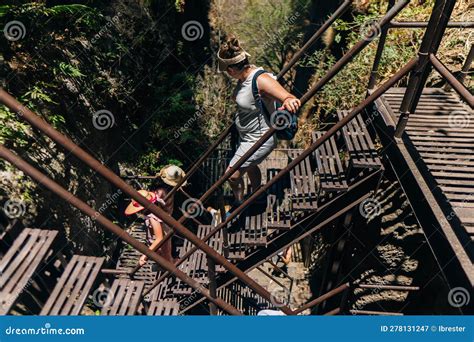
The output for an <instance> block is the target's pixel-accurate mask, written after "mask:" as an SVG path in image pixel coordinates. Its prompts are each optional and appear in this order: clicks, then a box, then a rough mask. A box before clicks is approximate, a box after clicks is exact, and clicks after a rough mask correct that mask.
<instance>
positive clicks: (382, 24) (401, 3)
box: [144, 0, 417, 295]
mask: <svg viewBox="0 0 474 342" xmlns="http://www.w3.org/2000/svg"><path fill="white" fill-rule="evenodd" d="M409 2H410V0H400V1H399V3H397V4H396V5H395V6H394V7H392V8H391V9H390V10H389V11H388V12H387V14H386V15H385V16H384V17H383V18H382V19H381V20H380V21H379V22H378V23H377V25H378V26H379V27H385V26H386V25H387V24H388V23H389V22H390V20H392V19H393V18H394V17H395V16H396V15H397V14H398V13H399V12H400V11H401V10H402V9H403V8H404V7H405V6H406V5H407V4H408V3H409ZM370 34H371V32H369V33H367V35H368V36H370ZM369 44H370V40H369V39H362V40H361V41H359V42H358V43H356V44H355V45H354V46H353V47H352V48H351V49H350V50H349V51H348V52H347V53H346V54H345V55H344V56H343V57H341V59H340V60H339V61H338V62H337V63H336V64H335V65H334V66H333V67H332V68H331V69H330V70H329V71H328V72H327V73H326V75H324V76H323V77H322V78H321V79H320V80H318V82H316V84H315V85H314V86H313V87H312V88H311V89H310V90H308V92H307V93H306V94H305V95H303V97H302V98H301V105H302V106H303V105H304V104H305V103H306V102H307V101H309V99H310V98H311V97H312V96H314V94H316V93H317V92H318V91H319V90H321V88H322V87H323V86H324V85H325V84H326V83H328V82H329V81H330V80H331V79H332V78H333V77H334V76H335V75H336V74H337V73H338V72H339V71H340V70H341V69H342V68H343V67H344V66H346V65H347V64H348V63H349V62H350V61H351V60H352V59H353V58H354V57H355V56H356V55H357V54H358V53H360V52H361V51H362V50H363V48H364V47H366V46H367V45H369ZM414 60H415V61H416V60H417V59H414ZM414 60H412V61H410V62H409V63H408V64H407V66H411V65H412V64H413V63H414ZM405 69H406V68H405ZM405 69H402V70H405ZM402 70H400V71H399V73H397V74H396V75H395V76H397V75H399V74H403V73H402ZM409 70H411V68H410V69H408V71H409ZM395 76H394V77H395ZM403 76H404V74H403ZM400 78H401V77H400ZM387 82H388V81H387ZM393 84H395V83H393ZM379 89H380V88H379ZM377 93H378V92H377V91H375V92H374V93H373V94H372V95H371V96H369V97H368V98H367V99H370V98H374V94H377ZM375 98H377V97H375ZM364 102H365V101H364ZM357 108H358V107H356V109H354V110H353V111H352V112H351V113H350V114H349V115H348V116H346V117H345V118H344V119H342V120H341V121H339V122H338V123H337V124H336V125H335V126H333V127H332V128H331V129H329V130H328V131H327V132H326V134H324V135H323V136H322V137H321V138H319V139H318V140H317V141H316V142H315V143H313V144H312V145H311V146H310V147H309V148H307V149H306V150H304V151H303V152H302V153H301V154H300V155H299V156H298V157H297V158H295V159H294V160H293V161H292V162H291V163H290V164H288V165H287V167H285V168H284V169H282V170H281V171H280V172H279V173H278V174H277V175H275V176H274V177H273V178H272V179H271V180H269V181H268V182H267V183H266V184H265V185H263V186H261V187H260V188H259V189H257V190H256V191H254V192H253V193H252V194H251V196H250V197H249V198H248V199H247V200H245V201H244V202H243V203H242V204H241V205H240V206H239V207H237V208H236V209H235V210H234V211H233V212H232V213H231V214H230V215H229V216H228V217H227V218H226V219H225V220H224V221H223V222H222V223H220V224H219V225H217V226H216V227H215V228H214V229H212V230H211V232H209V234H207V235H206V236H205V237H204V238H203V241H204V242H206V241H208V240H209V239H210V238H211V237H212V236H214V235H215V234H216V233H217V232H218V231H220V230H221V229H222V228H224V227H225V226H227V225H228V224H229V223H230V222H232V220H233V219H234V218H235V217H236V216H237V215H239V214H240V213H241V212H242V211H243V210H244V209H245V208H246V207H247V206H248V205H249V204H251V203H252V202H253V201H254V200H255V199H257V198H258V197H259V196H261V195H263V194H264V193H265V192H266V191H267V190H268V189H269V188H270V187H271V186H272V185H273V184H274V183H276V182H277V181H278V180H279V179H280V178H282V177H283V176H285V175H286V174H287V173H289V172H290V170H292V169H293V168H294V167H295V166H296V165H298V164H299V163H300V162H301V161H302V160H303V159H305V158H306V157H307V156H308V155H309V154H310V153H312V152H313V151H314V150H316V149H317V148H318V147H319V146H320V145H321V144H322V143H323V142H325V141H326V140H327V139H329V138H330V137H331V136H332V135H333V134H335V133H336V132H337V131H338V130H339V129H340V128H342V126H344V125H345V124H346V123H347V122H349V121H350V120H352V119H353V118H354V117H355V116H356V115H357V114H359V112H361V111H362V109H363V108H365V107H363V108H362V109H360V110H357ZM354 113H355V114H354ZM276 131H277V130H276V128H275V127H270V129H269V130H268V131H267V132H266V133H265V134H264V135H263V136H262V137H261V138H260V139H259V140H258V141H257V142H256V143H255V144H254V145H253V146H252V147H251V148H250V149H249V151H247V153H245V154H244V155H243V156H242V157H241V158H240V159H239V160H238V161H237V163H236V164H235V165H234V167H232V168H231V169H230V170H229V171H228V172H226V173H225V174H224V175H223V176H222V177H221V178H220V179H219V180H217V181H216V183H214V185H213V186H211V187H210V188H209V189H208V191H206V193H205V194H204V195H203V196H202V197H201V198H200V199H199V202H201V203H203V202H204V201H205V200H206V199H207V198H208V197H209V196H210V195H211V194H212V193H213V192H214V191H215V190H216V189H217V188H218V187H219V186H220V185H222V184H223V183H224V182H225V181H226V180H227V179H228V178H229V177H230V176H231V175H232V174H233V173H234V172H235V171H236V170H237V169H238V168H239V167H240V166H241V165H242V164H243V163H244V162H245V161H246V160H247V159H248V158H249V157H250V156H251V155H252V154H253V153H254V152H255V151H256V150H257V149H258V148H260V146H261V145H263V144H264V143H265V142H266V141H267V140H268V139H269V138H270V137H271V136H272V135H273V134H274V133H275V132H276ZM196 250H197V248H195V247H194V248H191V249H190V250H189V251H188V252H186V253H185V254H184V256H183V257H181V258H180V259H179V260H178V262H177V263H176V265H177V266H179V265H181V263H183V262H184V260H186V259H187V258H188V257H189V256H191V255H192V254H193V253H194V252H196ZM167 276H168V274H167V272H165V273H164V274H163V275H162V276H161V277H160V278H159V279H157V280H156V281H155V282H154V283H153V285H152V286H151V287H150V288H149V289H148V290H147V291H145V293H144V295H145V294H147V293H149V292H150V291H151V290H152V289H153V288H154V287H155V286H157V285H158V284H159V283H160V282H161V281H162V280H164V279H165V278H166V277H167Z"/></svg>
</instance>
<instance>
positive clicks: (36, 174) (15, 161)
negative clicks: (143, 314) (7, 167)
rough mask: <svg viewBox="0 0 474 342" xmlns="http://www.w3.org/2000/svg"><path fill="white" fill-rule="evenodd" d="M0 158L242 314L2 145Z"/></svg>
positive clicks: (224, 306) (226, 307) (223, 305)
mask: <svg viewBox="0 0 474 342" xmlns="http://www.w3.org/2000/svg"><path fill="white" fill-rule="evenodd" d="M0 158H2V159H4V160H6V161H8V162H10V163H11V164H12V165H15V166H16V167H17V168H18V169H20V170H21V171H23V172H24V173H25V174H27V175H29V176H30V177H31V178H33V179H34V180H36V181H37V182H38V183H40V184H42V185H43V186H45V187H46V188H48V189H50V190H51V191H52V192H54V193H56V194H57V195H58V196H60V197H61V198H63V199H64V200H66V201H67V202H69V203H71V204H72V205H73V206H75V207H76V208H77V209H79V210H80V211H82V212H83V213H84V214H86V215H88V216H90V217H92V218H94V219H95V220H96V221H97V222H99V223H100V224H101V225H102V226H103V227H105V228H106V229H108V230H110V231H111V232H112V233H114V234H115V235H117V236H118V237H120V238H121V239H122V240H123V241H125V242H126V243H128V244H129V245H131V246H132V247H134V248H135V249H137V250H138V251H140V252H141V253H143V254H145V255H146V256H148V257H149V258H150V259H152V260H153V261H155V262H156V263H157V264H159V265H160V266H161V267H163V268H164V269H166V270H167V271H169V272H173V274H175V275H176V276H177V277H178V278H179V279H181V280H182V281H184V282H185V283H187V284H188V285H189V286H191V287H192V288H193V289H195V290H196V291H199V292H200V293H201V294H202V295H203V296H205V297H206V298H207V299H209V300H210V301H211V302H212V303H214V304H216V305H218V306H219V307H221V308H222V309H223V310H225V311H227V312H228V313H230V314H232V315H241V314H242V313H241V312H240V311H239V310H237V309H236V308H235V307H233V306H232V305H230V304H229V303H227V302H225V301H224V300H222V299H220V298H218V297H215V296H212V295H211V294H210V292H209V290H207V289H206V288H204V287H203V286H202V285H201V284H200V283H199V282H197V281H196V280H194V279H192V278H191V277H190V276H188V275H187V274H186V273H184V272H183V271H181V270H179V269H178V268H177V267H175V266H174V265H173V264H172V263H171V262H169V261H167V260H166V259H165V258H163V257H162V256H160V255H159V254H158V253H156V252H154V251H151V250H150V249H148V247H147V246H146V245H145V244H143V243H141V242H140V241H138V240H137V239H135V238H134V237H132V236H131V235H130V234H128V233H127V232H125V231H124V230H123V229H122V228H120V227H119V226H117V225H116V224H114V223H113V222H112V221H110V220H109V219H107V218H106V217H105V216H103V215H102V214H101V213H100V212H98V211H96V210H94V209H93V208H91V207H90V206H89V205H87V204H86V203H85V202H83V201H82V200H80V199H79V198H77V197H76V196H74V195H73V194H71V193H70V192H69V191H67V190H66V189H64V188H63V187H62V186H60V185H59V184H58V183H56V182H54V181H53V180H52V179H50V178H49V177H48V176H46V175H45V174H43V173H41V172H40V171H38V170H37V169H35V168H34V167H33V166H31V165H30V164H28V163H27V162H25V161H24V160H23V159H21V158H20V157H18V156H17V155H15V154H14V153H13V152H11V151H10V150H9V149H7V148H6V147H5V146H3V145H2V144H0Z"/></svg>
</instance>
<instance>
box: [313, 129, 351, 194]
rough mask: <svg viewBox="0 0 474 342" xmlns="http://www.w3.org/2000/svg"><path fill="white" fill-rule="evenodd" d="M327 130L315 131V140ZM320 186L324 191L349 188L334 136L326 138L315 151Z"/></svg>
mask: <svg viewBox="0 0 474 342" xmlns="http://www.w3.org/2000/svg"><path fill="white" fill-rule="evenodd" d="M325 133H326V132H325V131H314V132H313V134H312V138H313V142H315V141H316V140H317V139H319V138H321V137H322V136H323V135H324V134H325ZM313 155H314V159H315V160H316V164H317V171H318V175H319V182H320V188H321V190H323V191H346V190H347V189H348V185H347V180H346V175H345V171H344V169H343V167H342V163H341V159H340V157H339V151H338V149H337V146H336V141H335V140H334V136H332V137H330V138H329V139H328V140H326V141H325V142H324V143H323V144H322V145H321V146H320V147H319V148H317V149H316V150H315V151H314V153H313Z"/></svg>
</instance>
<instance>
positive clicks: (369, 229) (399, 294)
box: [311, 170, 454, 314]
mask: <svg viewBox="0 0 474 342" xmlns="http://www.w3.org/2000/svg"><path fill="white" fill-rule="evenodd" d="M373 202H374V203H376V206H377V209H376V210H375V212H374V214H373V215H371V216H369V217H368V218H365V217H362V215H360V214H359V213H358V210H356V212H355V215H354V221H353V225H352V233H353V236H352V238H351V239H350V240H349V242H348V245H347V250H346V257H345V259H344V261H343V264H342V265H341V270H340V275H339V277H338V279H339V281H338V284H339V283H342V282H346V281H352V282H354V283H363V284H378V285H381V284H384V285H405V286H418V287H420V288H421V289H422V290H421V291H394V290H386V289H381V288H375V289H361V288H356V289H355V290H354V293H353V295H352V296H351V298H350V300H349V309H354V310H369V311H379V312H384V311H387V312H403V313H404V314H428V313H439V314H441V313H449V312H451V313H453V312H454V310H453V308H452V307H450V306H449V305H447V299H448V290H449V289H448V288H447V285H446V283H445V282H444V281H443V279H442V276H441V272H440V271H439V267H438V266H437V264H436V261H435V259H434V256H433V254H432V253H431V250H430V248H429V246H428V244H427V243H426V239H425V236H424V234H423V231H422V229H421V228H420V226H419V225H418V223H417V221H416V218H415V216H414V214H413V211H412V209H411V207H410V205H409V203H408V200H407V198H406V196H405V194H404V193H403V190H402V189H401V188H400V185H399V184H398V182H397V180H396V178H395V177H394V176H393V175H392V174H391V173H390V171H389V170H387V171H386V173H385V176H384V180H383V181H382V183H381V186H380V189H379V191H378V193H377V194H376V195H375V196H374V197H373ZM328 250H329V244H328V240H327V239H326V237H325V236H324V234H323V235H320V236H319V240H318V242H317V243H316V249H315V250H314V251H313V262H312V278H311V284H312V288H313V291H314V293H318V290H319V286H320V284H321V278H322V277H323V276H324V265H325V263H326V261H327V259H326V258H325V256H326V255H327V251H328Z"/></svg>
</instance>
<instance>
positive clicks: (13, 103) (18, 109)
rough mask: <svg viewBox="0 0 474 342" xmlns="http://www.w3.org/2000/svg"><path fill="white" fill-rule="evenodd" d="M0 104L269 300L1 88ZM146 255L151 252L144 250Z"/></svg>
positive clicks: (231, 266)
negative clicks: (146, 252)
mask: <svg viewBox="0 0 474 342" xmlns="http://www.w3.org/2000/svg"><path fill="white" fill-rule="evenodd" d="M0 102H2V103H3V104H5V105H6V106H7V107H8V108H9V109H10V110H12V111H13V112H14V113H18V115H19V117H20V118H23V119H24V120H26V121H27V122H29V123H30V124H31V125H32V126H33V127H35V128H37V129H39V130H40V131H41V132H43V133H44V134H46V135H47V136H48V137H50V138H51V139H52V140H53V141H55V142H56V143H58V144H59V145H60V146H62V147H63V148H65V149H66V150H68V151H70V152H71V153H72V154H73V155H74V156H76V157H77V158H79V159H80V160H82V161H83V162H84V163H85V164H87V165H88V166H89V167H90V168H91V169H92V170H94V171H96V172H97V173H98V174H100V175H101V176H103V177H104V178H105V179H106V180H108V181H109V182H110V183H112V184H113V185H114V186H116V187H117V188H119V189H120V190H122V191H123V192H124V193H125V194H127V195H129V196H130V197H131V198H133V199H134V200H135V201H137V202H138V203H139V204H141V205H142V206H143V207H144V208H145V209H147V210H149V211H151V212H152V213H153V214H154V215H156V216H157V217H159V218H160V219H161V220H162V221H163V222H164V223H165V224H167V225H168V226H170V227H172V228H173V229H174V230H175V231H177V232H179V233H180V234H181V235H182V236H183V237H184V238H186V239H188V240H189V241H190V242H192V243H193V244H194V245H195V246H196V247H198V249H201V250H202V251H203V252H204V253H205V254H206V255H208V256H210V257H211V258H212V259H214V261H215V262H216V263H217V264H220V265H222V266H223V267H224V268H226V269H227V270H229V271H230V272H231V273H232V274H235V275H236V276H237V278H239V279H240V280H241V281H242V282H244V283H245V284H246V285H247V286H249V287H250V288H252V289H253V290H254V291H255V292H257V293H258V294H259V295H261V296H262V297H263V298H265V299H266V300H270V298H271V294H270V293H269V292H268V291H267V290H265V289H264V288H263V287H262V286H260V285H259V284H258V283H257V282H256V281H254V280H253V279H252V278H250V277H249V276H248V275H247V274H245V273H244V272H242V271H241V270H240V269H238V268H237V267H236V266H235V265H234V264H233V263H231V262H230V261H228V260H227V259H226V258H225V257H224V256H222V255H221V254H219V253H217V252H216V251H215V250H214V249H213V248H211V247H210V246H209V245H208V244H206V243H205V242H204V241H203V240H201V239H200V238H199V237H197V236H196V235H195V234H194V233H193V232H191V231H190V230H189V229H187V228H186V227H185V226H183V225H182V224H181V223H180V222H178V221H177V220H175V219H174V218H173V217H172V216H170V215H169V214H168V213H167V212H166V211H164V210H163V209H162V208H160V207H159V206H157V205H155V204H153V203H150V202H149V201H148V200H147V199H146V198H145V197H143V196H142V195H140V194H139V193H138V192H137V191H136V190H135V189H134V188H132V187H131V186H130V185H128V184H127V183H126V182H125V181H123V180H122V179H121V178H120V177H119V176H117V175H116V174H115V173H114V172H112V171H111V170H110V169H109V168H107V167H106V166H104V165H103V164H101V163H100V162H99V161H98V160H96V159H95V158H94V157H92V156H91V155H90V154H88V153H87V152H86V151H85V150H83V149H82V148H81V147H79V146H77V145H76V144H75V143H74V142H73V141H72V140H71V139H69V138H68V137H67V136H65V135H63V134H61V133H60V132H58V131H57V130H56V129H55V128H53V127H52V126H51V125H50V124H48V123H47V122H46V121H45V120H43V119H42V118H41V117H40V116H38V115H36V114H35V113H33V112H32V111H31V110H29V109H28V108H26V107H25V106H23V105H22V104H21V103H19V102H18V101H17V100H16V99H14V98H13V97H12V96H11V95H10V94H8V93H7V92H6V91H5V90H4V89H2V88H0ZM147 251H150V250H149V249H147ZM281 310H282V311H283V312H285V313H286V314H292V310H291V309H290V308H288V307H286V306H283V307H282V308H281Z"/></svg>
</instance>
